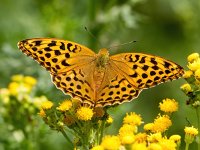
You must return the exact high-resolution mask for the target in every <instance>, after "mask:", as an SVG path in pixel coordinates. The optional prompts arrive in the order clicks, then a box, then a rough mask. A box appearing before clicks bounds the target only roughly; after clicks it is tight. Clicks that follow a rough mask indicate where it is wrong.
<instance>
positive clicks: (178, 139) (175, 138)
mask: <svg viewBox="0 0 200 150" xmlns="http://www.w3.org/2000/svg"><path fill="white" fill-rule="evenodd" d="M169 139H170V140H173V141H175V142H176V143H177V142H179V141H181V136H180V135H177V134H175V135H172V136H170V138H169Z"/></svg>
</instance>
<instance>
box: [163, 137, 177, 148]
mask: <svg viewBox="0 0 200 150" xmlns="http://www.w3.org/2000/svg"><path fill="white" fill-rule="evenodd" d="M159 144H160V146H161V147H162V149H163V150H176V146H177V145H176V143H175V142H174V141H173V140H169V139H166V138H163V139H161V140H160V141H159Z"/></svg>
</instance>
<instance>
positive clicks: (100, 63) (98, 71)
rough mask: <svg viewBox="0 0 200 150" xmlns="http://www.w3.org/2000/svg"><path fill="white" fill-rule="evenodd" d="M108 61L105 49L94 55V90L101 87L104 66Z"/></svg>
mask: <svg viewBox="0 0 200 150" xmlns="http://www.w3.org/2000/svg"><path fill="white" fill-rule="evenodd" d="M108 61H109V53H108V50H107V49H101V50H100V51H99V53H98V54H97V55H96V67H95V70H94V74H93V75H94V82H95V90H96V91H98V89H99V88H100V87H101V85H102V82H103V78H104V74H105V70H106V66H107V64H108Z"/></svg>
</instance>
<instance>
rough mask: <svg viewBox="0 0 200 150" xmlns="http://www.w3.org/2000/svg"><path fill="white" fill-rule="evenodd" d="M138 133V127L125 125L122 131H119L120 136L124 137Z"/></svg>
mask: <svg viewBox="0 0 200 150" xmlns="http://www.w3.org/2000/svg"><path fill="white" fill-rule="evenodd" d="M136 132H137V126H133V125H130V124H124V125H123V126H122V127H121V128H120V129H119V135H120V136H124V135H130V134H134V133H136Z"/></svg>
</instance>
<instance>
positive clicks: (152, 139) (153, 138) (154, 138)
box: [147, 132, 162, 143]
mask: <svg viewBox="0 0 200 150" xmlns="http://www.w3.org/2000/svg"><path fill="white" fill-rule="evenodd" d="M161 139H162V134H161V132H157V133H154V134H150V135H149V136H148V137H147V140H148V141H149V142H150V143H156V142H158V141H160V140H161Z"/></svg>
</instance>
